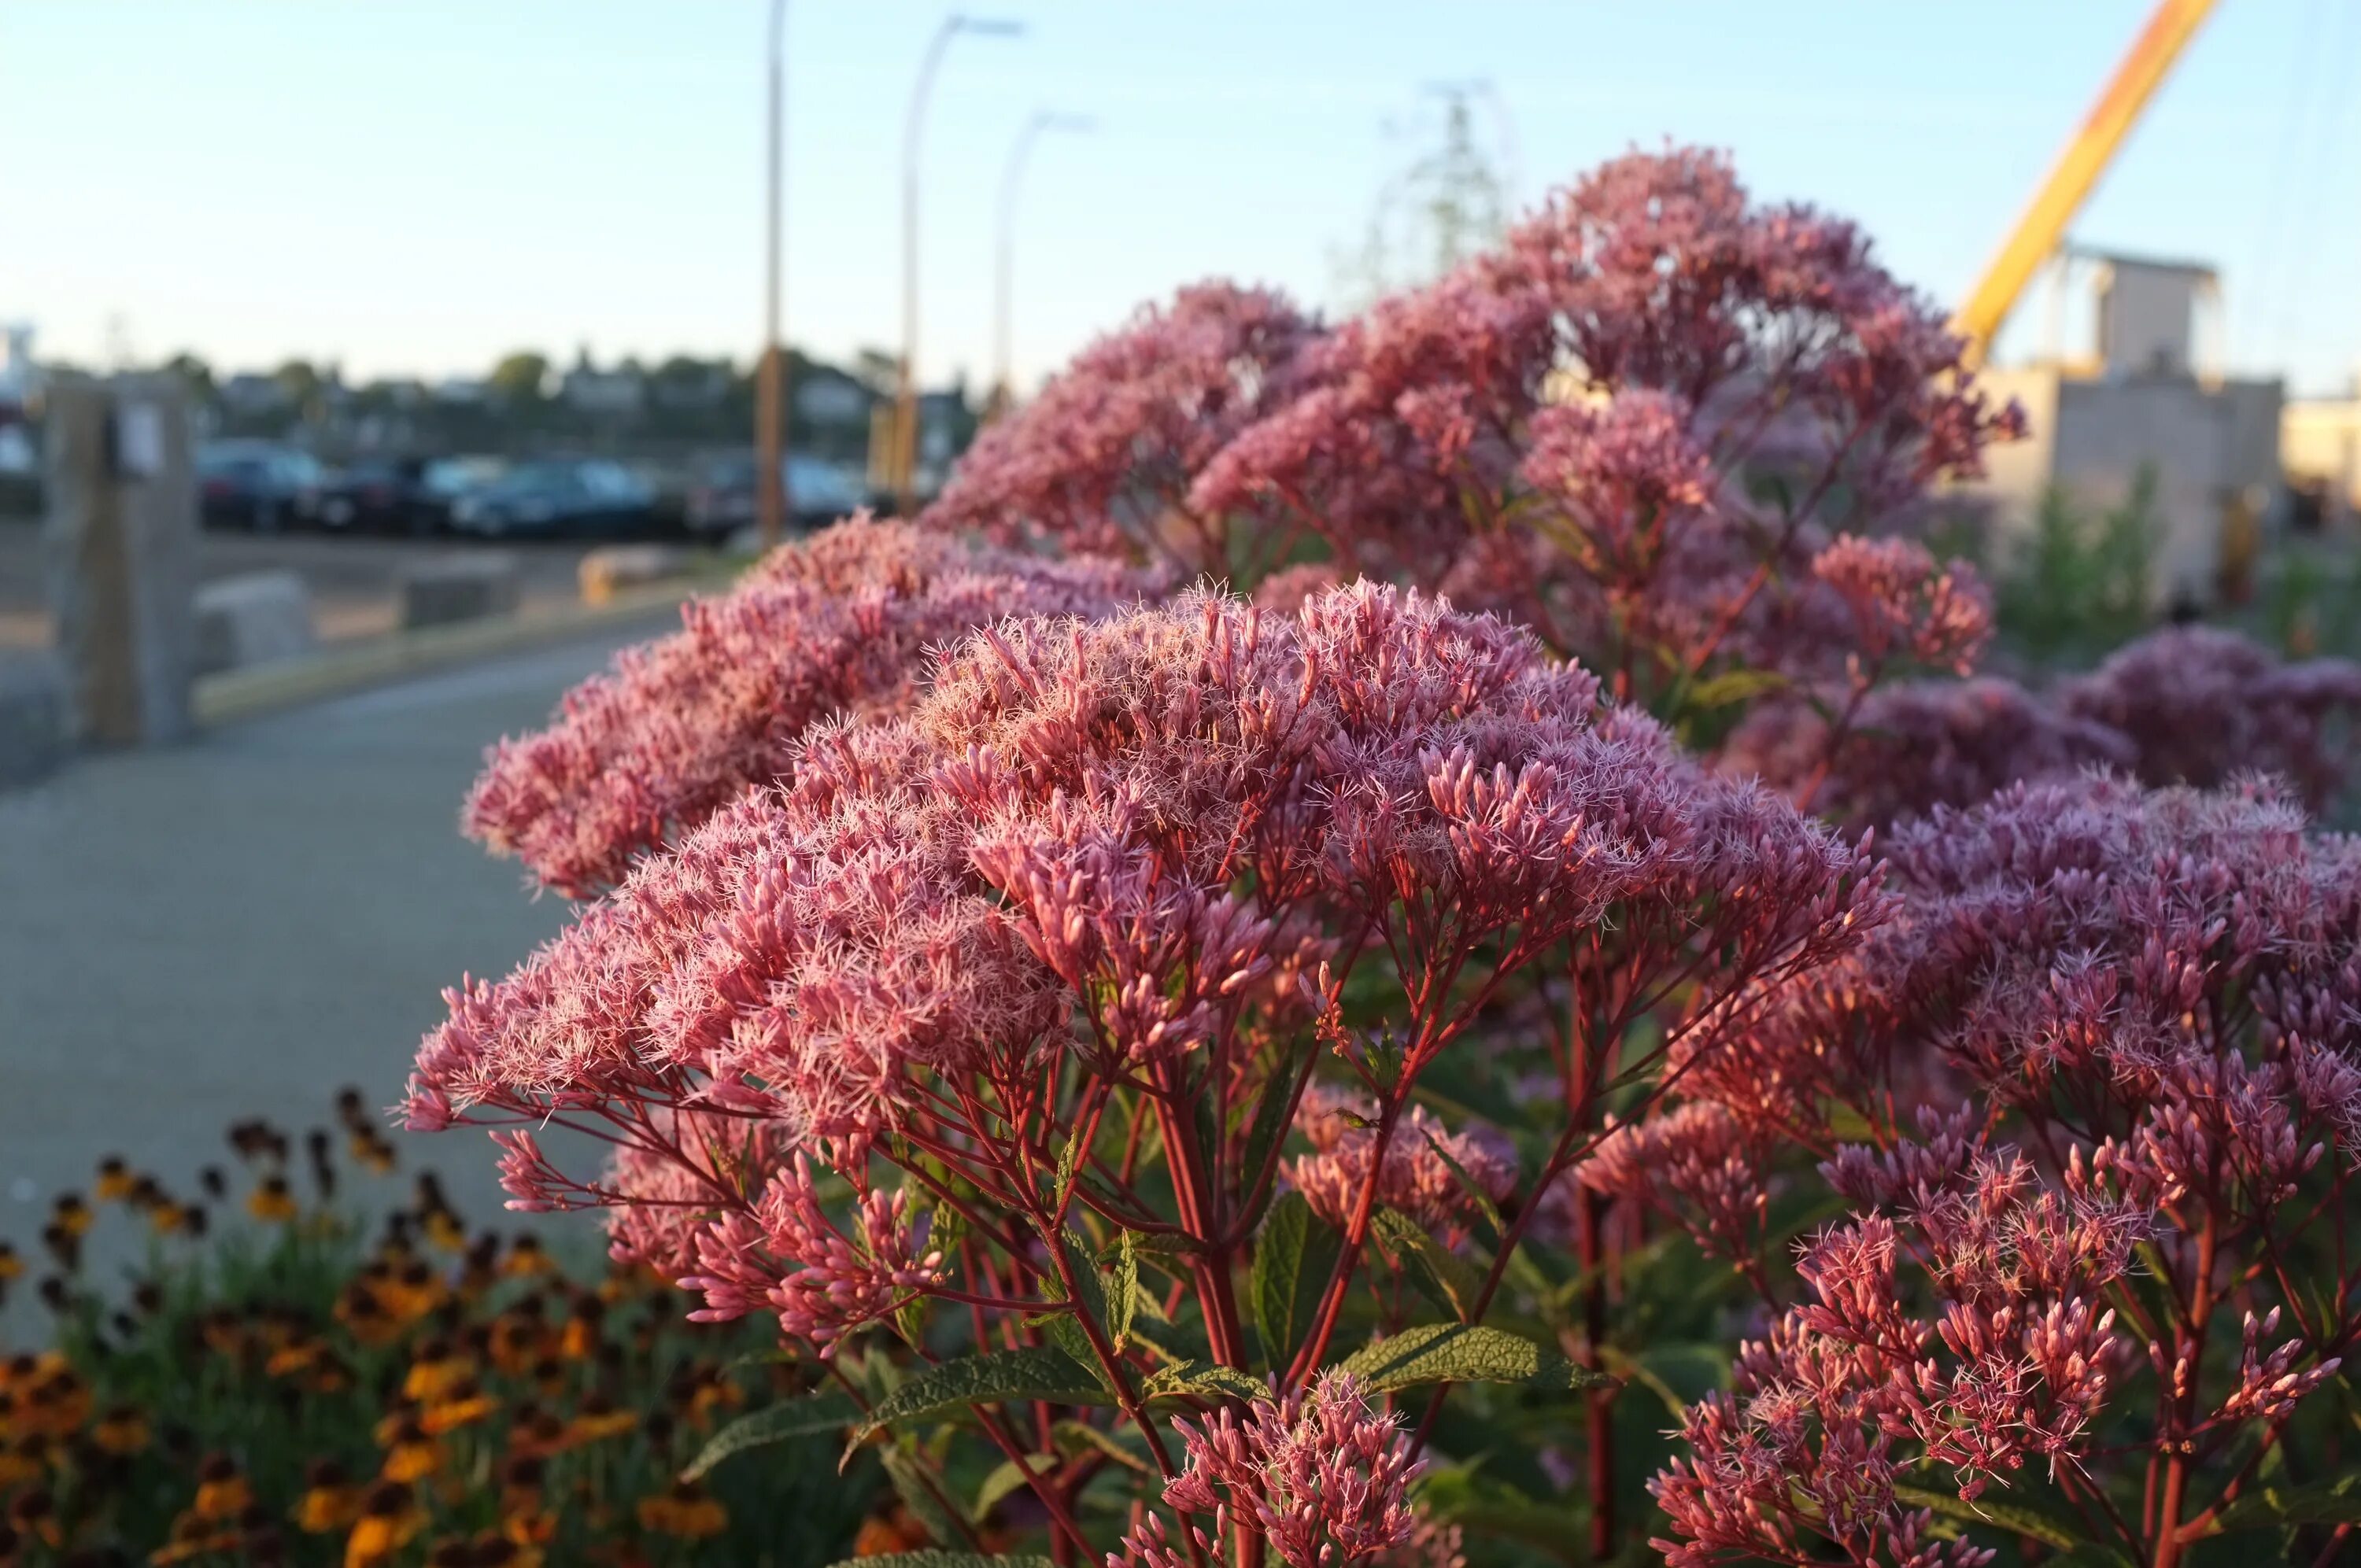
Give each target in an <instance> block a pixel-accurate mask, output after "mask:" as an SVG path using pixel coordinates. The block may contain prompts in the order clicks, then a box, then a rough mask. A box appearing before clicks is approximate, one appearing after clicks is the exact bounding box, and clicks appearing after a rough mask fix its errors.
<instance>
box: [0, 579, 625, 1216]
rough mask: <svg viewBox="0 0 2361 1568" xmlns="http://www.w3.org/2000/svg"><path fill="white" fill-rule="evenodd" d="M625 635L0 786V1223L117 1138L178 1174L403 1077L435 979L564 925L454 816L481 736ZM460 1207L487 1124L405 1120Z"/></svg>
mask: <svg viewBox="0 0 2361 1568" xmlns="http://www.w3.org/2000/svg"><path fill="white" fill-rule="evenodd" d="M662 625H663V621H662V620H651V621H650V622H649V623H648V624H647V625H645V626H643V627H640V628H636V629H634V630H632V631H631V634H630V636H629V637H626V636H624V635H623V634H621V633H610V634H609V635H608V636H607V637H606V638H605V639H604V640H602V641H597V642H591V643H583V644H577V645H574V646H569V647H566V648H562V649H558V650H555V651H544V652H533V653H529V654H522V655H518V656H515V657H512V658H509V659H506V660H502V661H499V662H495V663H487V664H484V665H479V666H476V667H473V668H470V669H467V670H464V671H459V672H456V673H450V674H438V675H434V676H431V677H428V678H424V679H421V680H418V681H414V682H412V683H410V684H407V685H399V686H393V687H388V688H384V689H381V690H378V691H372V692H367V693H362V694H359V695H356V696H348V697H345V698H342V699H339V700H336V701H333V702H329V703H325V704H322V705H320V706H317V707H309V708H304V709H300V710H296V711H292V712H289V713H284V714H280V715H277V716H273V717H271V718H263V719H258V720H253V721H249V722H247V723H245V724H242V725H237V726H234V727H231V728H228V729H223V730H220V731H217V732H214V733H213V734H210V735H208V736H206V737H204V738H203V739H202V740H198V741H196V742H194V743H192V744H190V745H187V746H182V747H177V748H171V749H167V750H160V751H144V752H126V753H118V754H114V755H106V756H99V757H94V758H90V759H85V760H83V761H82V762H78V763H76V764H74V765H72V766H71V767H69V768H68V769H67V770H66V771H65V772H64V773H60V774H59V775H57V776H55V777H53V778H51V779H50V780H49V781H48V782H46V783H45V784H40V785H38V786H36V787H34V788H32V789H29V790H24V791H19V792H16V793H14V794H0V1235H11V1236H13V1237H14V1238H15V1239H16V1241H17V1243H18V1245H19V1246H20V1247H21V1246H24V1245H26V1244H27V1243H29V1242H31V1241H32V1240H33V1237H34V1235H35V1234H37V1233H38V1229H39V1225H40V1223H41V1218H42V1215H43V1213H44V1212H45V1211H46V1207H47V1204H48V1201H49V1195H50V1194H51V1193H53V1192H54V1191H55V1190H58V1189H59V1188H60V1186H77V1185H81V1184H82V1183H83V1182H85V1181H86V1180H87V1179H88V1176H89V1172H90V1170H91V1168H92V1166H93V1162H94V1161H95V1160H96V1159H97V1158H98V1157H100V1156H101V1155H103V1154H106V1153H110V1152H120V1153H123V1154H126V1155H128V1156H131V1157H134V1158H135V1159H137V1160H138V1161H141V1162H143V1163H144V1164H146V1165H147V1166H148V1168H151V1169H154V1170H156V1171H157V1172H158V1173H159V1175H161V1176H162V1177H163V1178H164V1179H166V1180H167V1181H168V1182H169V1183H171V1184H173V1185H176V1186H181V1187H183V1188H185V1187H186V1185H187V1184H188V1183H189V1182H191V1180H192V1178H193V1176H194V1173H195V1172H196V1170H197V1169H198V1168H200V1167H201V1166H203V1164H205V1163H207V1162H210V1161H215V1160H222V1159H225V1152H226V1151H225V1149H224V1148H223V1146H222V1142H221V1129H222V1128H223V1126H224V1125H225V1124H227V1123H228V1122H229V1121H231V1120H233V1119H234V1118H236V1117H239V1116H244V1115H255V1114H261V1115H268V1116H269V1117H272V1118H273V1119H275V1120H277V1121H279V1122H280V1123H281V1124H284V1125H290V1126H293V1127H299V1128H300V1127H302V1126H307V1125H311V1124H315V1123H316V1122H318V1121H319V1120H321V1119H322V1118H323V1117H324V1113H326V1110H327V1108H328V1105H329V1103H330V1102H331V1101H332V1099H333V1097H334V1095H335V1091H336V1090H337V1089H338V1087H339V1086H341V1085H343V1084H346V1083H356V1084H358V1085H360V1086H362V1088H363V1089H364V1090H365V1091H367V1092H368V1096H369V1098H370V1101H371V1102H372V1103H373V1104H386V1103H389V1102H391V1101H392V1099H393V1098H394V1096H395V1095H396V1093H397V1092H398V1091H399V1089H400V1087H401V1081H402V1078H403V1076H404V1073H405V1071H406V1069H407V1068H408V1064H409V1058H410V1055H411V1052H412V1047H414V1046H415V1045H416V1042H417V1039H418V1036H419V1035H420V1033H421V1032H422V1031H423V1030H424V1029H425V1028H427V1027H429V1026H430V1025H433V1024H434V1022H435V1021H436V1020H437V1019H438V1018H439V1017H440V1015H441V1004H440V1002H439V1000H438V993H439V992H440V989H441V988H442V987H443V986H444V985H446V984H449V983H451V982H453V981H456V979H457V978H458V976H459V975H460V973H461V972H462V971H463V970H472V971H473V972H475V973H478V974H484V973H492V974H499V973H502V972H505V971H506V970H507V969H508V967H509V966H510V965H511V964H512V963H514V962H515V961H516V960H517V959H519V958H521V957H522V956H523V955H524V954H525V953H526V952H528V951H529V950H530V949H531V948H532V947H533V945H534V944H535V943H536V942H538V941H540V940H542V939H543V938H546V937H547V936H548V935H549V934H550V933H552V932H553V931H555V929H556V928H557V927H559V926H560V925H561V924H562V923H563V922H564V920H565V918H566V905H564V904H562V903H560V902H558V901H557V900H555V899H552V898H544V899H541V900H538V901H535V900H534V899H533V898H532V897H531V896H530V895H529V894H528V893H527V892H526V891H525V889H524V887H523V886H522V882H521V880H520V873H519V872H518V870H517V869H516V867H515V865H514V864H513V862H510V861H490V860H489V859H487V858H486V857H485V856H484V855H482V854H481V853H480V852H479V851H478V850H477V848H476V847H475V846H474V845H472V844H469V843H467V842H465V841H464V840H462V839H460V838H459V837H458V834H457V831H456V811H457V806H458V803H459V799H460V796H461V794H462V792H463V791H464V790H465V788H466V786H467V782H468V780H469V779H470V778H471V777H472V776H473V775H474V773H475V770H476V766H477V762H478V757H479V755H480V753H481V751H482V749H483V747H484V745H485V743H486V742H487V741H489V740H492V739H493V738H495V737H497V736H499V735H500V734H501V733H502V732H504V731H512V730H516V729H524V728H528V727H531V726H533V725H535V724H537V723H539V722H540V721H541V720H542V718H544V716H545V715H546V714H547V712H548V711H549V708H550V706H551V704H552V703H553V702H554V701H555V698H556V697H557V696H558V694H559V693H560V692H561V691H563V690H564V689H565V688H566V686H567V685H571V684H572V683H573V682H575V681H576V680H577V679H579V678H580V677H581V676H583V675H584V674H588V673H589V672H590V671H591V670H593V669H595V668H597V667H598V665H599V664H600V663H602V662H603V661H604V660H605V658H606V657H607V655H608V653H609V652H610V651H611V648H612V647H613V646H614V645H615V644H616V643H617V642H619V641H629V640H633V639H636V638H639V637H644V636H646V635H649V634H650V633H652V632H653V631H655V630H661V629H662ZM396 1136H397V1140H398V1141H399V1142H400V1143H401V1146H402V1147H403V1152H404V1155H405V1157H406V1158H407V1159H408V1160H409V1161H410V1162H411V1163H415V1162H416V1161H417V1160H418V1159H420V1158H422V1157H423V1158H424V1159H427V1160H429V1161H430V1162H431V1163H433V1164H434V1165H437V1166H439V1167H441V1168H444V1170H445V1176H446V1178H447V1179H448V1181H449V1185H450V1188H451V1190H452V1193H453V1196H454V1198H455V1200H456V1201H457V1202H458V1204H459V1206H460V1207H461V1209H462V1210H463V1211H466V1212H472V1213H475V1214H478V1215H483V1216H489V1213H490V1211H491V1210H492V1209H493V1207H494V1205H495V1203H496V1201H497V1194H496V1190H495V1185H494V1183H493V1181H492V1180H491V1178H490V1164H491V1161H490V1155H491V1151H490V1149H489V1146H488V1145H487V1144H486V1143H485V1142H484V1141H483V1139H482V1136H481V1135H478V1134H474V1133H451V1134H444V1135H438V1136H434V1137H415V1138H413V1137H409V1136H407V1135H396Z"/></svg>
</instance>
